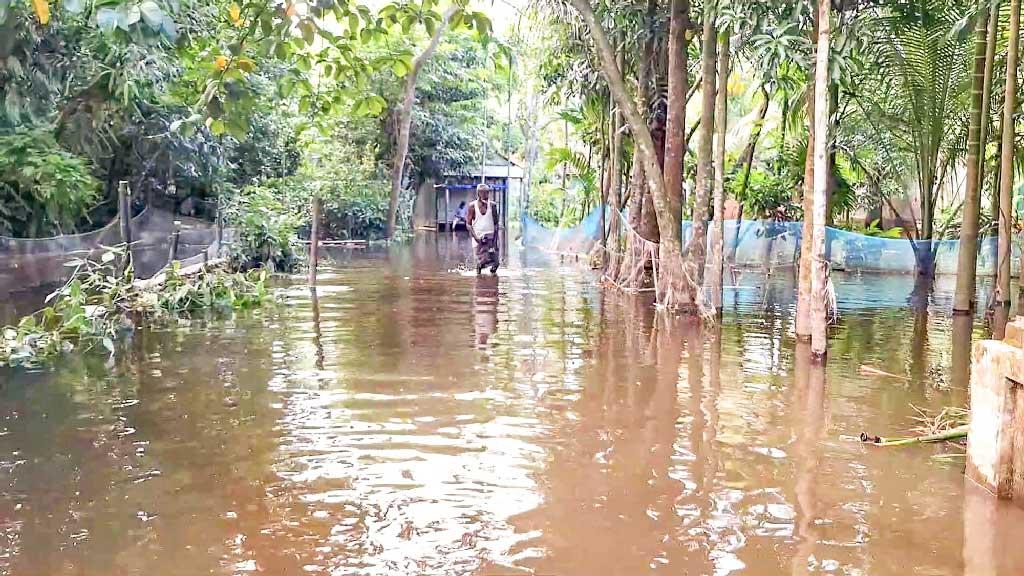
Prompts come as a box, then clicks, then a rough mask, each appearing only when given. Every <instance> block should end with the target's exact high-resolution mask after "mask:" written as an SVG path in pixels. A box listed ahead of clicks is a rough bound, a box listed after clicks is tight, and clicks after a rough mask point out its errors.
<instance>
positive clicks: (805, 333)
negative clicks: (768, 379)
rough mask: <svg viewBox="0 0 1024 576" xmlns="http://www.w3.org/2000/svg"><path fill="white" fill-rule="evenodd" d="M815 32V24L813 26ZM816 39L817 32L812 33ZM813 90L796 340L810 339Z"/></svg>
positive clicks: (809, 104)
mask: <svg viewBox="0 0 1024 576" xmlns="http://www.w3.org/2000/svg"><path fill="white" fill-rule="evenodd" d="M815 29H817V24H815ZM815 36H817V32H815ZM814 122H815V116H814V90H808V91H807V128H808V129H807V153H806V155H805V156H806V158H805V159H804V186H803V188H804V190H803V192H804V194H803V208H804V223H803V228H802V231H801V234H800V270H799V273H798V276H797V300H796V337H797V339H798V340H804V341H808V340H810V339H811V268H813V267H814V260H813V259H812V258H811V244H812V243H813V238H814Z"/></svg>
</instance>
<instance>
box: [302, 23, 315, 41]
mask: <svg viewBox="0 0 1024 576" xmlns="http://www.w3.org/2000/svg"><path fill="white" fill-rule="evenodd" d="M299 30H301V31H302V39H303V40H305V41H306V44H312V43H313V40H315V39H316V27H315V26H314V25H313V23H312V22H310V21H309V20H304V21H302V22H301V23H300V24H299Z"/></svg>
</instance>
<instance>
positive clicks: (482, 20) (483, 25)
mask: <svg viewBox="0 0 1024 576" xmlns="http://www.w3.org/2000/svg"><path fill="white" fill-rule="evenodd" d="M473 21H474V23H475V24H476V30H477V32H479V33H480V34H485V35H489V34H490V33H491V20H490V18H488V17H487V16H486V15H485V14H484V13H483V12H477V13H476V14H474V15H473Z"/></svg>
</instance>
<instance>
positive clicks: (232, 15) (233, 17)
mask: <svg viewBox="0 0 1024 576" xmlns="http://www.w3.org/2000/svg"><path fill="white" fill-rule="evenodd" d="M228 20H230V21H231V23H232V24H234V25H235V26H241V25H242V8H241V7H240V6H239V5H238V4H236V3H234V2H232V3H231V6H228Z"/></svg>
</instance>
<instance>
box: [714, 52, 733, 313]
mask: <svg viewBox="0 0 1024 576" xmlns="http://www.w3.org/2000/svg"><path fill="white" fill-rule="evenodd" d="M715 96H716V101H715V134H716V138H717V140H716V141H715V155H714V156H715V157H714V164H715V214H714V226H713V227H712V229H711V286H710V290H711V305H712V307H713V308H714V309H715V311H716V313H720V312H721V310H722V284H723V281H722V276H723V273H724V269H725V254H724V248H725V246H724V244H725V136H726V131H727V130H726V129H727V128H728V120H729V34H728V32H727V33H725V34H723V35H722V38H721V39H719V41H718V92H717V94H716V95H715Z"/></svg>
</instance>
